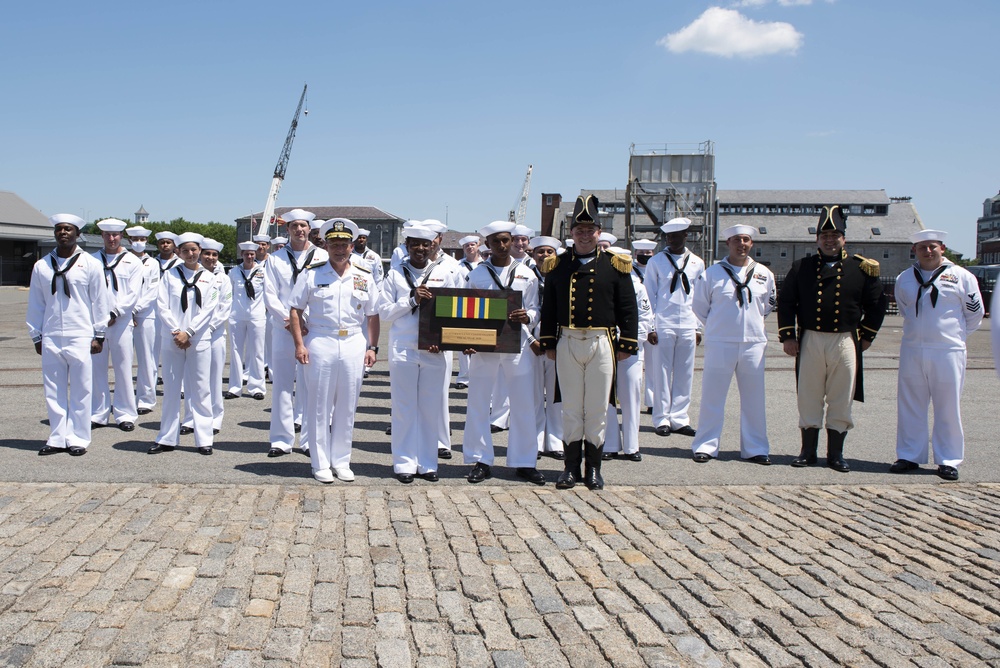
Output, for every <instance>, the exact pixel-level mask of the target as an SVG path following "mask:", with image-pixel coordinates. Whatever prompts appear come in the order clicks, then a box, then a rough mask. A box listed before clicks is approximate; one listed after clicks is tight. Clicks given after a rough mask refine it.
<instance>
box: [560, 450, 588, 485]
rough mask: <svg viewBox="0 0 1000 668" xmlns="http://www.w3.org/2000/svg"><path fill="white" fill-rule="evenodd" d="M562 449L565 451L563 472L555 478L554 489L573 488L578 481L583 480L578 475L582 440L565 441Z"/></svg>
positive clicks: (581, 457)
mask: <svg viewBox="0 0 1000 668" xmlns="http://www.w3.org/2000/svg"><path fill="white" fill-rule="evenodd" d="M563 450H564V451H565V453H566V459H565V460H563V461H564V466H563V472H562V473H560V474H559V478H558V479H557V480H556V489H573V487H574V486H575V485H576V483H578V482H583V476H582V475H580V463H581V462H582V460H583V441H572V442H570V443H565V444H564V447H563Z"/></svg>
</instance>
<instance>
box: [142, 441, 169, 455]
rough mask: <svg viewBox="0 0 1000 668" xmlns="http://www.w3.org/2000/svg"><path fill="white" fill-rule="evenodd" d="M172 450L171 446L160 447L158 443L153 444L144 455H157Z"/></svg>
mask: <svg viewBox="0 0 1000 668" xmlns="http://www.w3.org/2000/svg"><path fill="white" fill-rule="evenodd" d="M173 449H174V446H172V445H160V444H159V443H153V447H151V448H150V449H149V450H146V454H147V455H158V454H160V453H161V452H170V451H171V450H173Z"/></svg>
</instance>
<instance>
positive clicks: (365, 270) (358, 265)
mask: <svg viewBox="0 0 1000 668" xmlns="http://www.w3.org/2000/svg"><path fill="white" fill-rule="evenodd" d="M351 264H353V265H354V268H355V269H360V270H361V271H363V272H366V273H368V274H370V273H372V270H371V269H369V268H368V267H365V266H362V265H360V264H356V263H354V262H352V263H351Z"/></svg>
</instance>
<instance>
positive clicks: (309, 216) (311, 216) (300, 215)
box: [281, 209, 316, 223]
mask: <svg viewBox="0 0 1000 668" xmlns="http://www.w3.org/2000/svg"><path fill="white" fill-rule="evenodd" d="M315 218H316V214H315V213H313V212H312V211H306V210H305V209H292V210H291V211H286V212H285V213H283V214H281V219H282V220H283V221H285V222H286V223H290V222H292V221H293V220H304V221H306V222H307V223H311V222H312V221H313V220H315Z"/></svg>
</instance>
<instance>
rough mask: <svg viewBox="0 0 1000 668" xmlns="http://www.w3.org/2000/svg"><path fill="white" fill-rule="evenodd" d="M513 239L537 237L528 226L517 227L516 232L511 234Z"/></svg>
mask: <svg viewBox="0 0 1000 668" xmlns="http://www.w3.org/2000/svg"><path fill="white" fill-rule="evenodd" d="M510 236H512V237H528V238H529V239H530V238H531V237H533V236H535V231H534V230H533V229H531V228H530V227H528V226H527V225H516V226H515V227H514V231H513V232H511V233H510Z"/></svg>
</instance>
